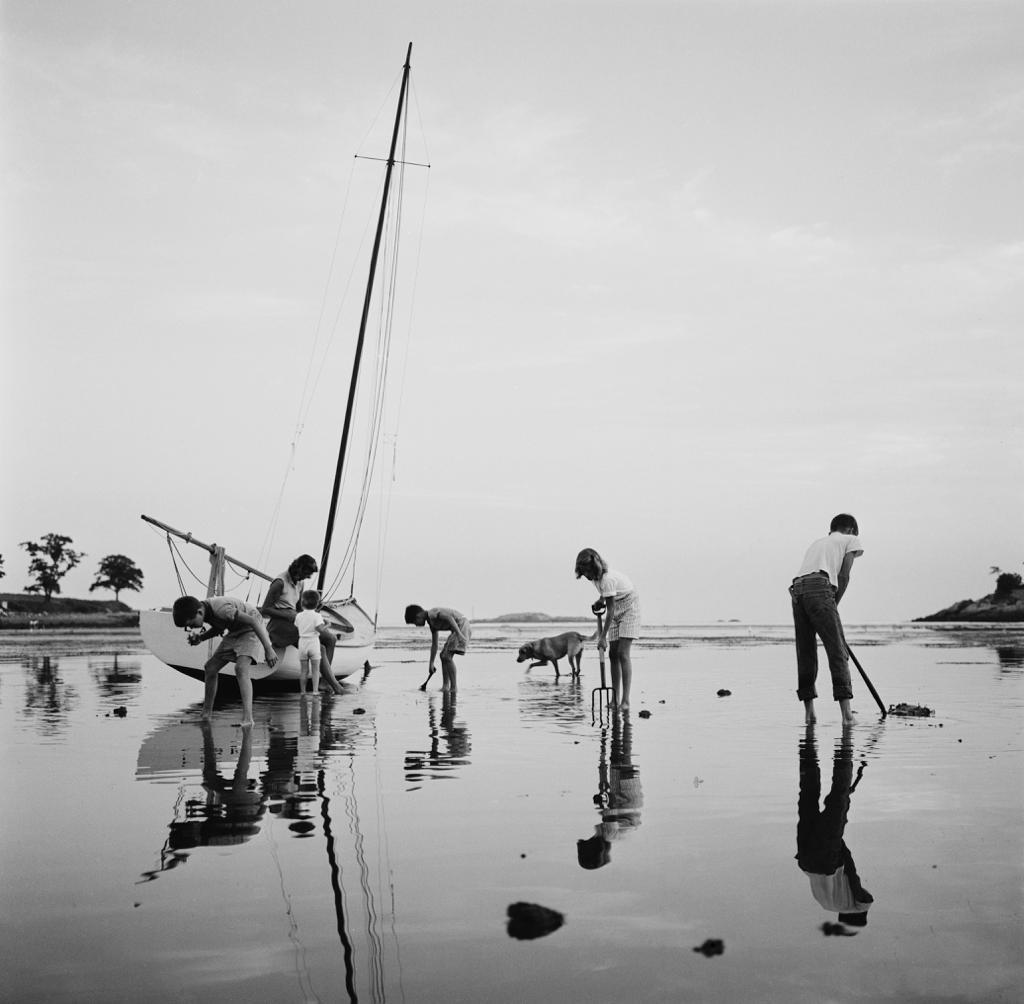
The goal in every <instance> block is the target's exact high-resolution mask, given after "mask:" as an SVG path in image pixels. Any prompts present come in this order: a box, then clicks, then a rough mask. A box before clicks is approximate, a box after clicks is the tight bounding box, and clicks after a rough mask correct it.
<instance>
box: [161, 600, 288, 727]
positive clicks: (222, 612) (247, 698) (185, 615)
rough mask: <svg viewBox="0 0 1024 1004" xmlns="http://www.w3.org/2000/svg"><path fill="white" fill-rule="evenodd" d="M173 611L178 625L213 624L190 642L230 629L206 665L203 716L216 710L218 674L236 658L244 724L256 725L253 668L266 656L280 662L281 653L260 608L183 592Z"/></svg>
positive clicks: (239, 602)
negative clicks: (251, 673)
mask: <svg viewBox="0 0 1024 1004" xmlns="http://www.w3.org/2000/svg"><path fill="white" fill-rule="evenodd" d="M171 615H172V617H173V618H174V624H175V626H176V627H180V628H184V629H185V630H186V631H188V630H190V629H192V628H201V627H202V626H203V625H204V624H208V625H209V627H208V628H207V630H205V631H202V632H200V633H199V634H190V635H189V636H188V643H189V644H190V645H198V644H200V643H201V642H204V641H207V640H208V639H210V638H219V637H220V636H221V635H223V634H224V632H225V631H226V632H227V634H226V635H225V636H224V640H223V641H222V642H221V643H220V645H218V646H217V650H216V651H215V652H214V653H213V655H212V656H210V658H209V659H208V660H207V661H206V665H205V666H203V672H204V673H205V674H206V694H205V699H204V701H203V719H209V718H210V716H211V715H212V714H213V702H214V699H215V698H216V697H217V678H218V676H219V674H220V671H221V669H222V668H223V667H224V666H226V665H227V664H228V663H229V662H233V663H234V664H235V677H236V679H237V680H238V693H239V694H240V695H241V698H242V727H243V728H246V727H248V726H250V725H252V724H253V719H252V679H251V678H250V677H249V669H250V667H251V666H253V665H255V664H256V663H257V662H262V661H264V660H265V661H266V663H267V665H268V666H271V667H273V666H274V665H275V664H276V663H277V654H276V653H275V652H274V646H273V645H272V644H271V643H270V635H268V634H267V629H266V627H264V625H263V618H262V617H260V615H259V611H258V610H257V609H256V608H255V607H254V606H252V605H251V604H249V603H244V602H243V601H242V600H235V599H231V598H230V597H228V596H208V597H207V598H206V599H205V600H197V599H196V598H195V597H194V596H182V597H181V598H180V599H177V600H175V601H174V606H173V608H172V610H171Z"/></svg>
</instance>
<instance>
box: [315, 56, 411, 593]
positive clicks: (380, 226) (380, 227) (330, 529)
mask: <svg viewBox="0 0 1024 1004" xmlns="http://www.w3.org/2000/svg"><path fill="white" fill-rule="evenodd" d="M411 57H412V42H410V43H409V48H408V50H407V51H406V54H405V66H404V68H403V70H402V88H401V90H400V91H399V93H398V110H397V111H396V112H395V129H394V132H393V133H392V134H391V151H390V153H389V154H388V161H387V169H386V171H385V173H384V194H383V196H382V197H381V201H380V216H379V217H378V219H377V233H376V235H375V237H374V239H373V253H372V254H371V255H370V275H369V278H368V279H367V281H366V296H365V297H364V299H363V316H362V318H361V320H360V322H359V338H358V339H357V340H356V353H355V358H354V359H353V361H352V379H351V381H350V382H349V386H348V404H347V405H346V406H345V425H344V427H343V428H342V431H341V445H340V447H339V448H338V463H337V466H336V467H335V469H334V488H333V490H332V491H331V507H330V509H329V511H328V513H327V530H326V532H325V533H324V549H323V554H322V556H321V558H320V575H319V577H318V578H317V589H320V590H322V589H323V588H324V581H325V580H326V578H327V558H328V556H329V555H330V553H331V538H332V537H333V536H334V517H335V516H336V515H337V511H338V495H339V493H340V491H341V472H342V468H343V467H344V465H345V453H346V452H347V451H348V436H349V431H350V429H351V426H352V411H353V409H354V406H355V399H356V384H357V383H358V381H359V363H360V360H361V359H362V355H363V341H364V340H365V337H366V322H367V319H368V318H369V316H370V301H371V300H372V298H373V279H374V276H375V274H376V272H377V255H378V254H379V253H380V240H381V235H382V234H383V232H384V220H385V216H386V214H387V207H388V190H389V189H390V187H391V171H392V168H394V166H395V149H396V148H397V146H398V132H399V127H400V126H401V122H402V106H403V105H404V103H405V93H406V90H407V88H408V86H409V62H410V59H411Z"/></svg>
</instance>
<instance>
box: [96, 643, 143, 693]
mask: <svg viewBox="0 0 1024 1004" xmlns="http://www.w3.org/2000/svg"><path fill="white" fill-rule="evenodd" d="M89 672H90V673H91V674H92V677H93V679H94V680H95V681H96V685H97V687H98V688H99V691H100V693H101V694H103V695H104V696H105V697H116V698H120V697H123V696H124V694H125V693H132V692H133V691H135V690H136V689H137V688H138V685H139V684H140V683H141V682H142V663H141V662H140V661H139V660H138V659H128V660H126V661H122V659H121V656H120V655H118V654H117V653H115V654H114V656H113V658H112V659H111V658H104V659H90V660H89Z"/></svg>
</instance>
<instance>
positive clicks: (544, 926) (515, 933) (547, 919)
mask: <svg viewBox="0 0 1024 1004" xmlns="http://www.w3.org/2000/svg"><path fill="white" fill-rule="evenodd" d="M564 923H565V917H564V916H563V915H562V914H560V913H559V912H558V911H557V910H549V909H548V908H547V907H546V906H539V905H538V904H537V903H513V904H512V905H511V906H509V908H508V935H509V937H510V938H515V939H516V940H517V941H532V940H533V939H534V938H543V937H544V936H545V935H548V934H551V932H552V931H557V930H558V929H559V928H560V927H561V926H562V925H563V924H564Z"/></svg>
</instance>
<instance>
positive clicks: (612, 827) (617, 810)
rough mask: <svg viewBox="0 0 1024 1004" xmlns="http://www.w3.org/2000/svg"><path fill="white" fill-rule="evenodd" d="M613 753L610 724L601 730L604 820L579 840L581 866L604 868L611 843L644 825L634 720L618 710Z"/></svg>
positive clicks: (599, 789) (599, 801)
mask: <svg viewBox="0 0 1024 1004" xmlns="http://www.w3.org/2000/svg"><path fill="white" fill-rule="evenodd" d="M611 740H612V755H611V763H610V764H609V762H608V758H607V752H608V727H607V726H605V727H604V728H602V729H601V753H600V759H599V760H598V765H597V794H596V795H594V804H595V805H596V806H597V808H598V811H599V812H600V813H601V822H600V823H598V824H597V825H596V826H595V827H594V835H593V836H592V837H589V838H588V839H586V840H577V841H576V857H577V859H578V861H579V863H580V867H581V868H588V869H590V868H600V867H602V866H603V865H606V864H608V862H609V861H610V860H611V844H612V841H613V840H619V839H621V838H622V837H623V836H625V835H626V834H627V833H629V832H630V831H632V830H635V829H636V828H637V827H638V826H639V825H640V809H641V808H642V806H643V804H644V794H643V789H642V788H641V787H640V768H639V767H637V766H636V764H634V763H633V723H632V721H631V720H630V717H629V714H628V713H623V712H618V711H616V712H614V713H613V714H612V722H611Z"/></svg>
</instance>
